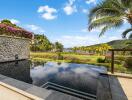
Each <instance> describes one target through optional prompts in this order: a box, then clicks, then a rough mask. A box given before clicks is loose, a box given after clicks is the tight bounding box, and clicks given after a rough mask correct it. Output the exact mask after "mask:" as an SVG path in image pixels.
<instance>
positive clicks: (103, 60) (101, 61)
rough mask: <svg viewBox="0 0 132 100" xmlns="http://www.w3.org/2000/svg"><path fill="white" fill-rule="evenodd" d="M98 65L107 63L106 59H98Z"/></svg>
mask: <svg viewBox="0 0 132 100" xmlns="http://www.w3.org/2000/svg"><path fill="white" fill-rule="evenodd" d="M97 63H105V59H102V58H98V59H97Z"/></svg>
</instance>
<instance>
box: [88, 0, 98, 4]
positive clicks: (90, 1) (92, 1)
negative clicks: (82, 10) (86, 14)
mask: <svg viewBox="0 0 132 100" xmlns="http://www.w3.org/2000/svg"><path fill="white" fill-rule="evenodd" d="M91 3H93V4H96V0H86V4H91Z"/></svg>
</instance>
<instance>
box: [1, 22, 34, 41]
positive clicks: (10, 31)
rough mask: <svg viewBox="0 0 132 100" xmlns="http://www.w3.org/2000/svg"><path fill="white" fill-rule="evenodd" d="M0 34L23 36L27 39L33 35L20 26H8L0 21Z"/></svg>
mask: <svg viewBox="0 0 132 100" xmlns="http://www.w3.org/2000/svg"><path fill="white" fill-rule="evenodd" d="M0 35H8V36H16V37H24V38H29V39H32V37H33V35H32V33H31V32H28V31H26V30H24V29H22V28H17V27H12V26H8V25H6V24H2V23H0Z"/></svg>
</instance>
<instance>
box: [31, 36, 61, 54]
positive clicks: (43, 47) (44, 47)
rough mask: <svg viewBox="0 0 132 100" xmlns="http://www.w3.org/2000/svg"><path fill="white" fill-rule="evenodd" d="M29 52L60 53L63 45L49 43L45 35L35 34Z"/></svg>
mask: <svg viewBox="0 0 132 100" xmlns="http://www.w3.org/2000/svg"><path fill="white" fill-rule="evenodd" d="M30 50H31V51H41V52H48V51H49V52H62V51H63V45H62V44H61V43H59V42H55V43H51V42H50V41H49V39H48V38H47V37H46V36H45V35H40V34H35V35H34V39H33V40H32V44H31V46H30Z"/></svg>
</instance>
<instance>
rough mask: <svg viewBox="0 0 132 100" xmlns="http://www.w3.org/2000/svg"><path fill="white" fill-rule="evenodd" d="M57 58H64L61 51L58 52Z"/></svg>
mask: <svg viewBox="0 0 132 100" xmlns="http://www.w3.org/2000/svg"><path fill="white" fill-rule="evenodd" d="M57 60H63V56H62V55H61V53H60V52H58V53H57Z"/></svg>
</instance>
